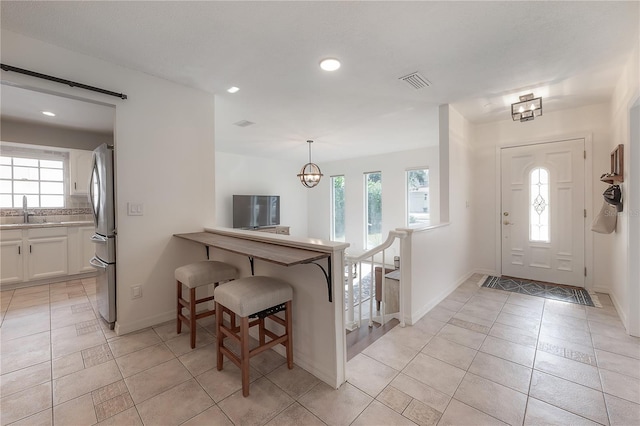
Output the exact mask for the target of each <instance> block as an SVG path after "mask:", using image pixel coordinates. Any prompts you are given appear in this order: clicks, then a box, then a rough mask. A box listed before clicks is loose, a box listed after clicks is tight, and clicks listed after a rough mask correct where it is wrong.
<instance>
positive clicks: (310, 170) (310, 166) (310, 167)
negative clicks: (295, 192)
mask: <svg viewBox="0 0 640 426" xmlns="http://www.w3.org/2000/svg"><path fill="white" fill-rule="evenodd" d="M307 143H308V144H309V162H308V163H307V164H305V165H304V166H302V169H301V170H300V173H298V178H300V182H301V183H302V184H303V185H304V186H306V187H307V188H313V187H314V186H316V185H318V184H319V183H320V179H321V178H322V176H324V175H323V174H322V172H321V171H320V167H318V165H317V164H315V163H312V162H311V144H312V143H313V141H311V140H309V141H307Z"/></svg>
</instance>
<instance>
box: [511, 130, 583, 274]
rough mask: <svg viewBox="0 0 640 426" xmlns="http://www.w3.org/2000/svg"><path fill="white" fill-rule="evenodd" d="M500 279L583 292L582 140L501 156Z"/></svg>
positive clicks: (521, 149)
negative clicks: (514, 278) (548, 284)
mask: <svg viewBox="0 0 640 426" xmlns="http://www.w3.org/2000/svg"><path fill="white" fill-rule="evenodd" d="M501 162H502V174H501V180H502V211H501V212H500V214H501V216H500V219H501V220H500V222H501V224H502V225H501V226H502V275H507V276H511V277H518V278H524V279H530V280H535V281H546V282H552V283H558V284H569V285H574V286H580V287H584V277H585V264H584V237H585V236H584V232H585V231H584V229H585V227H584V220H585V219H584V212H585V210H584V208H585V195H584V187H585V183H584V178H585V170H584V168H585V160H584V139H574V140H569V141H562V142H554V143H544V144H537V145H526V146H519V147H512V148H503V149H502V150H501Z"/></svg>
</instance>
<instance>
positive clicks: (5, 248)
mask: <svg viewBox="0 0 640 426" xmlns="http://www.w3.org/2000/svg"><path fill="white" fill-rule="evenodd" d="M23 251H24V250H23V249H22V230H13V231H3V232H2V239H0V283H2V284H5V283H6V284H12V283H21V282H22V281H24V261H23V259H24V256H23Z"/></svg>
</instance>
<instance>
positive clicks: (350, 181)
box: [309, 146, 440, 254]
mask: <svg viewBox="0 0 640 426" xmlns="http://www.w3.org/2000/svg"><path fill="white" fill-rule="evenodd" d="M321 167H322V172H323V173H324V175H325V176H324V178H323V179H322V180H321V181H320V184H319V185H318V186H317V187H315V188H313V189H311V190H309V236H310V237H312V238H320V239H324V240H329V239H331V176H339V175H344V177H345V239H346V242H348V243H349V244H351V247H350V249H349V250H350V251H351V253H358V252H362V251H364V250H365V249H364V239H365V224H364V173H367V172H377V171H379V172H382V235H383V238H386V236H387V235H388V233H389V231H390V230H393V229H396V228H402V227H405V226H406V217H405V215H406V181H405V172H406V170H407V169H411V168H417V167H426V168H428V169H429V191H430V205H429V209H430V211H431V212H433V211H437V210H438V201H437V200H438V188H439V175H440V172H439V159H438V147H436V146H431V147H425V148H420V149H416V150H410V151H399V152H392V153H388V154H383V155H371V156H365V157H358V158H350V159H348V160H338V161H331V162H327V163H323V164H321ZM395 254H399V253H395Z"/></svg>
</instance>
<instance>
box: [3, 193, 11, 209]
mask: <svg viewBox="0 0 640 426" xmlns="http://www.w3.org/2000/svg"><path fill="white" fill-rule="evenodd" d="M0 207H13V205H12V204H11V195H9V194H0Z"/></svg>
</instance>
